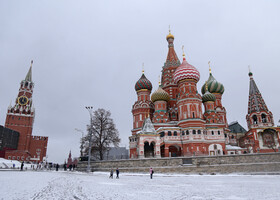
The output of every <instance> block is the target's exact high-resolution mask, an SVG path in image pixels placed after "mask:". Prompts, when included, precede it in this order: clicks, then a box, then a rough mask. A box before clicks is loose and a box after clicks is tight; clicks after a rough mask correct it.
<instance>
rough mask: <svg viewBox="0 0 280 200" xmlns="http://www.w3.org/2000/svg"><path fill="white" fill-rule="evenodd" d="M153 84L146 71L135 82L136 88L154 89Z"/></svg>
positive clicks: (137, 89)
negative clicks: (145, 73)
mask: <svg viewBox="0 0 280 200" xmlns="http://www.w3.org/2000/svg"><path fill="white" fill-rule="evenodd" d="M152 89H153V86H152V83H151V82H150V81H149V80H148V79H147V78H146V76H145V75H144V73H143V74H142V76H141V78H140V79H139V80H138V81H137V82H136V84H135V90H136V91H139V90H152Z"/></svg>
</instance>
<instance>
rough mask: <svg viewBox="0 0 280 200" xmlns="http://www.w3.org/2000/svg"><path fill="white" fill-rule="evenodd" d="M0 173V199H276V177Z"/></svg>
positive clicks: (279, 189)
mask: <svg viewBox="0 0 280 200" xmlns="http://www.w3.org/2000/svg"><path fill="white" fill-rule="evenodd" d="M108 177H109V173H101V172H99V173H91V174H86V173H79V172H63V171H59V172H56V171H3V170H2V171H0V184H1V187H0V199H5V200H6V199H7V200H12V199H20V200H23V199H24V200H25V199H34V200H35V199H44V200H45V199H63V200H64V199H67V200H70V199H73V200H77V199H114V200H119V199H129V200H133V199H160V200H162V199H176V200H178V199H179V200H180V199H181V200H182V199H195V200H197V199H219V200H225V199H238V200H240V199H254V200H260V199H266V200H274V199H275V200H276V199H277V200H279V199H280V176H279V175H274V176H270V175H254V176H251V175H203V176H200V175H167V174H165V175H164V174H155V175H154V178H153V179H150V178H149V175H148V174H127V173H120V179H115V177H114V179H109V178H108Z"/></svg>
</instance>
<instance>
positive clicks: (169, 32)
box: [169, 25, 171, 34]
mask: <svg viewBox="0 0 280 200" xmlns="http://www.w3.org/2000/svg"><path fill="white" fill-rule="evenodd" d="M169 34H171V30H170V25H169Z"/></svg>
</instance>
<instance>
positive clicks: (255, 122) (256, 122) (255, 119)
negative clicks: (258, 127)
mask: <svg viewBox="0 0 280 200" xmlns="http://www.w3.org/2000/svg"><path fill="white" fill-rule="evenodd" d="M252 118H253V124H258V118H257V116H256V115H253V117H252Z"/></svg>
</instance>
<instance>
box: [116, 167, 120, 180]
mask: <svg viewBox="0 0 280 200" xmlns="http://www.w3.org/2000/svg"><path fill="white" fill-rule="evenodd" d="M116 174H117V177H116V178H119V174H120V171H119V168H117V169H116Z"/></svg>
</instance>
